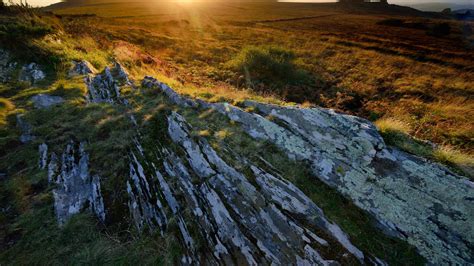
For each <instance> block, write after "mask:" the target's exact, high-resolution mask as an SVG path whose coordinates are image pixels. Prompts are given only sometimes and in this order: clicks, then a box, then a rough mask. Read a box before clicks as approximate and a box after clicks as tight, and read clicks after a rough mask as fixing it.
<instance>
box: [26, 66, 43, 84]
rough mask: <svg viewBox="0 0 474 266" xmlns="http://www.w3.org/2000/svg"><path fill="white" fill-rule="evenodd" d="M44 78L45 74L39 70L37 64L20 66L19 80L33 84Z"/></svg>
mask: <svg viewBox="0 0 474 266" xmlns="http://www.w3.org/2000/svg"><path fill="white" fill-rule="evenodd" d="M45 78H46V74H45V73H44V72H43V71H42V70H41V68H40V67H39V65H38V64H36V63H30V64H28V65H24V66H23V67H22V68H21V71H20V76H19V80H20V81H25V82H30V83H31V84H35V83H36V82H38V81H41V80H43V79H45Z"/></svg>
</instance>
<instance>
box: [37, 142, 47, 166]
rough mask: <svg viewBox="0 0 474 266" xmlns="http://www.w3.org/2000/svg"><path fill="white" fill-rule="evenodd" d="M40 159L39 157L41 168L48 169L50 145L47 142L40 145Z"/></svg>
mask: <svg viewBox="0 0 474 266" xmlns="http://www.w3.org/2000/svg"><path fill="white" fill-rule="evenodd" d="M38 151H39V155H40V159H39V164H38V165H39V168H40V169H42V170H43V169H46V166H47V165H48V145H46V143H43V144H41V145H39V147H38Z"/></svg>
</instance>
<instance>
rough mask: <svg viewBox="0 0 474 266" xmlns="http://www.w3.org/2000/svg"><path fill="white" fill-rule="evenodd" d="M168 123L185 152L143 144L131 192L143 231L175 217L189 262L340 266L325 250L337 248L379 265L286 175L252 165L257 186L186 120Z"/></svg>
mask: <svg viewBox="0 0 474 266" xmlns="http://www.w3.org/2000/svg"><path fill="white" fill-rule="evenodd" d="M167 122H168V123H167V124H168V137H169V138H171V140H172V141H173V142H174V143H175V144H176V145H178V146H179V147H180V149H182V150H183V151H184V155H181V156H178V155H177V154H176V153H175V152H173V151H172V150H171V149H169V147H165V146H163V145H162V144H160V143H159V141H157V142H156V143H155V146H151V147H150V146H149V145H148V148H144V147H143V146H142V145H141V143H140V140H139V139H138V138H137V139H135V141H134V142H135V149H134V150H133V151H132V152H131V155H130V157H131V163H130V181H129V182H128V184H127V191H128V193H129V195H130V203H129V207H130V212H131V214H132V217H133V219H134V220H135V222H136V225H137V226H138V228H140V229H144V228H148V229H152V230H160V231H161V232H164V231H165V230H166V228H167V226H168V224H169V221H170V220H172V219H173V220H175V221H176V223H177V224H178V228H179V231H180V234H181V239H182V242H183V243H184V245H185V247H186V250H187V252H188V254H187V255H186V256H185V257H183V263H200V262H204V264H230V265H233V264H235V263H237V264H239V265H240V264H246V265H256V264H272V263H274V264H280V265H287V264H302V265H337V264H338V262H337V261H334V260H333V259H327V258H324V257H323V255H321V254H320V252H319V251H318V249H319V248H321V247H326V246H329V245H339V246H341V247H342V250H346V254H345V255H341V256H352V257H353V258H354V259H357V260H359V261H360V262H364V261H365V260H367V261H376V260H378V259H376V258H371V257H369V256H367V257H366V256H365V255H364V254H363V253H362V252H361V251H360V250H359V249H358V248H357V247H355V246H354V245H353V244H352V243H351V242H350V240H349V239H348V237H347V235H346V234H345V233H344V232H343V231H342V230H341V229H340V228H339V226H337V225H336V224H334V223H331V222H329V221H328V220H327V218H326V217H325V216H324V213H323V211H322V210H321V209H320V208H319V207H317V206H316V204H314V203H313V202H312V201H311V200H310V199H309V198H308V197H307V196H306V195H305V194H304V193H303V192H302V191H300V190H299V189H298V188H297V187H295V186H294V185H292V184H291V183H289V182H288V181H286V180H284V179H283V178H282V177H280V176H277V175H274V174H270V173H268V172H265V171H264V170H263V169H260V168H258V167H257V166H254V165H251V164H249V163H248V162H247V161H246V162H245V163H246V164H248V165H250V167H251V169H252V172H253V175H254V177H255V179H256V181H257V183H258V186H255V185H254V184H252V183H251V182H250V181H249V180H248V179H247V177H246V176H245V175H244V174H242V173H241V172H239V171H238V170H236V169H235V168H233V167H232V166H231V165H229V164H228V163H227V162H226V161H225V160H224V159H223V158H221V157H220V156H219V155H218V154H217V153H216V151H215V150H214V149H213V148H212V147H211V146H210V145H209V143H208V142H207V141H206V140H205V139H204V138H195V137H192V136H191V134H190V131H191V127H190V126H189V125H188V124H187V123H186V121H185V120H184V118H183V117H182V116H180V115H179V114H177V113H175V112H173V113H171V114H170V115H169V116H168V117H167ZM149 149H151V153H150V150H149ZM147 152H148V154H154V156H151V157H150V156H149V155H146V153H147ZM186 210H188V211H186ZM189 225H191V226H194V227H195V228H196V227H197V229H198V230H197V232H198V234H199V235H200V236H201V238H203V239H204V241H205V243H206V249H205V250H207V252H208V254H203V253H197V250H196V248H197V247H196V244H195V243H196V242H197V239H193V237H192V235H191V234H190V230H189V228H188V227H189ZM317 231H318V232H324V236H318V234H319V233H317ZM194 232H195V234H196V230H194ZM329 240H330V241H329ZM330 243H331V244H330ZM349 254H350V255H349Z"/></svg>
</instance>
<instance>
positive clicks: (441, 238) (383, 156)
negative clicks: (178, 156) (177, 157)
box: [143, 77, 474, 264]
mask: <svg viewBox="0 0 474 266" xmlns="http://www.w3.org/2000/svg"><path fill="white" fill-rule="evenodd" d="M143 84H144V87H148V88H151V87H155V88H158V89H161V90H162V92H163V93H164V94H165V95H166V96H167V97H168V98H169V100H170V101H171V102H172V103H174V104H177V105H180V106H183V107H200V108H213V109H215V110H216V111H218V112H220V113H222V114H223V115H225V116H227V117H228V118H229V119H230V120H232V121H235V122H238V123H239V124H240V125H241V126H242V128H243V129H244V130H245V131H246V132H247V133H248V134H249V135H250V136H251V137H253V138H255V139H258V140H263V141H269V142H271V143H274V144H275V145H276V146H278V147H279V148H280V149H281V150H282V151H284V152H285V153H286V154H287V155H288V157H289V158H292V159H295V160H300V161H304V162H307V163H308V164H309V165H310V166H311V168H312V171H313V173H314V176H315V177H318V178H319V179H321V180H322V181H323V182H325V183H326V184H328V185H330V186H332V187H334V188H335V189H337V190H338V191H339V192H341V193H342V194H343V195H345V196H346V197H348V198H349V199H351V200H352V201H353V202H354V203H355V204H356V205H357V206H358V207H360V208H361V209H363V210H366V211H368V212H369V213H371V214H372V215H373V216H374V217H375V218H376V220H377V221H378V223H379V224H380V226H381V227H382V228H383V229H384V230H385V231H386V232H387V233H388V234H391V235H394V236H397V237H399V238H402V239H405V240H407V241H408V242H409V243H410V244H412V245H414V246H416V247H417V248H418V250H419V252H420V254H421V255H423V256H424V257H425V258H427V259H428V261H429V262H430V263H433V264H470V263H474V253H473V252H472V247H473V246H474V223H472V221H471V220H472V219H471V217H474V205H473V204H472V200H471V199H472V198H474V189H473V188H472V186H471V185H469V184H471V183H470V181H468V180H467V179H466V178H464V177H461V176H458V175H456V174H454V173H452V172H451V171H449V170H448V169H447V168H446V167H444V166H441V165H439V164H437V163H433V162H430V161H428V160H425V159H422V158H419V157H416V156H413V155H410V154H408V153H405V152H402V151H399V150H397V149H394V148H392V147H387V146H386V145H385V143H384V141H383V139H382V138H381V136H380V135H379V133H378V132H377V130H376V128H375V126H374V125H373V124H372V123H370V122H369V121H367V120H365V119H361V118H358V117H354V116H349V115H343V114H338V113H336V112H334V111H332V110H327V109H322V108H310V109H307V108H300V107H282V106H276V105H268V104H261V103H256V102H250V101H248V102H245V103H244V105H245V106H247V107H253V109H254V110H255V112H252V113H248V112H245V111H244V110H242V109H241V108H238V107H235V106H232V105H230V104H227V103H206V102H203V101H194V100H192V99H188V98H186V97H183V96H181V95H179V94H177V93H176V92H174V91H173V90H172V89H171V88H169V87H168V86H166V85H165V84H162V83H160V82H159V81H157V80H155V79H153V78H151V77H147V78H146V79H145V80H144V82H143ZM269 116H271V117H272V119H271V120H269V119H267V117H269ZM181 135H182V133H181V132H180V131H179V130H174V132H173V138H174V140H175V141H179V140H180V138H181V137H180V136H181ZM183 145H184V146H185V147H187V149H188V150H189V152H188V156H189V159H191V161H190V165H191V166H192V167H193V164H195V167H197V168H200V169H201V172H205V171H206V169H208V167H207V166H206V165H205V164H203V163H202V160H201V159H200V158H199V157H196V155H195V154H196V153H197V152H196V150H197V148H196V147H193V145H192V144H190V143H186V142H185V143H183ZM195 167H193V168H195ZM209 169H211V170H214V171H215V168H214V167H210V168H209ZM201 174H202V173H201ZM207 174H208V175H207V177H206V175H204V176H203V178H204V177H206V178H210V182H211V183H213V184H214V186H217V185H218V184H220V183H219V182H218V181H219V178H218V174H217V175H212V172H211V171H210V170H208V173H207ZM209 175H210V176H209ZM221 189H223V188H221ZM229 193H230V192H229ZM225 195H227V194H225ZM229 200H230V199H229ZM274 200H275V199H274ZM274 204H277V203H274ZM287 207H288V206H287ZM346 248H348V249H350V248H349V247H346ZM375 261H376V260H375Z"/></svg>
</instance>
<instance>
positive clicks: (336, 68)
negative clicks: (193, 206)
mask: <svg viewBox="0 0 474 266" xmlns="http://www.w3.org/2000/svg"><path fill="white" fill-rule="evenodd" d="M371 12H372V11H371ZM55 13H58V14H63V15H64V14H97V15H98V16H97V17H93V16H89V17H68V16H64V17H63V22H64V23H65V31H66V32H67V33H69V34H72V35H73V36H74V38H75V39H82V38H85V39H86V40H88V41H87V42H82V44H78V45H82V46H84V47H85V49H86V50H88V48H87V47H91V49H92V48H93V49H97V48H100V49H102V50H103V51H106V52H107V53H108V54H111V55H112V57H115V58H117V59H119V60H120V61H122V62H125V64H126V66H127V67H128V68H130V69H131V72H132V74H133V75H134V77H135V78H138V79H140V78H141V77H142V76H144V75H154V76H157V77H158V78H159V79H162V80H163V81H165V82H167V83H170V85H172V86H173V87H175V88H176V89H177V90H178V91H179V92H180V93H184V94H188V95H191V96H194V97H199V98H204V99H206V100H210V101H220V100H227V101H231V102H232V101H234V102H236V101H240V100H243V99H248V98H251V99H256V100H260V101H265V102H275V103H284V102H288V101H297V102H299V103H305V104H306V105H313V104H315V105H320V106H323V107H329V108H335V109H338V110H340V111H343V112H347V113H351V114H355V115H359V116H364V117H366V118H369V119H372V120H375V119H377V118H381V117H387V118H396V119H397V120H400V121H403V123H406V124H407V125H409V126H410V127H411V128H412V129H413V130H412V131H411V134H413V135H414V136H415V137H417V138H419V139H427V140H430V141H433V142H435V143H437V144H441V145H449V146H451V147H454V148H456V149H461V150H463V151H465V152H468V153H472V152H473V150H474V143H473V141H472V140H473V138H474V135H473V133H472V132H474V126H473V125H474V124H473V122H472V121H471V120H472V119H470V117H471V116H472V115H473V110H474V108H473V105H474V101H473V94H474V86H473V82H472V81H473V80H474V73H473V67H472V66H473V65H474V64H473V62H474V56H473V54H472V48H469V44H470V43H472V41H473V37H472V36H467V35H465V34H463V32H462V27H464V26H463V24H462V23H461V22H456V21H442V20H438V19H430V18H425V17H416V16H411V17H401V16H400V15H388V14H384V13H383V12H382V13H380V14H376V13H374V12H372V13H370V14H362V13H361V12H357V11H353V10H347V9H346V10H344V9H340V8H335V6H334V5H306V4H304V5H296V4H277V3H245V4H244V3H226V4H213V3H194V4H183V3H169V2H167V3H137V2H134V3H127V4H124V3H114V4H112V3H105V2H104V3H101V4H98V5H86V6H83V7H70V8H64V9H60V10H55ZM387 18H399V19H404V20H406V21H407V22H410V23H421V24H423V25H425V26H427V27H431V26H432V25H435V24H436V23H441V22H447V23H449V24H450V25H451V28H452V33H451V34H450V35H449V36H445V37H434V36H431V35H429V34H427V31H426V30H420V29H414V28H403V27H390V26H385V25H379V24H378V22H380V21H381V20H384V19H387ZM470 26H471V27H473V24H472V23H471V24H470ZM92 33H93V34H92ZM91 39H93V40H94V42H95V44H92V43H90V40H91ZM78 43H81V42H78ZM261 45H277V46H279V47H284V48H285V49H288V50H291V51H294V52H295V53H296V54H297V57H298V65H300V66H302V67H303V68H304V69H305V70H307V71H309V72H310V73H311V74H312V75H313V76H314V77H316V80H317V82H316V84H315V85H314V86H312V87H311V86H309V87H305V86H300V87H289V88H288V89H287V90H286V91H284V92H275V91H264V92H263V93H262V92H261V91H259V92H258V93H256V92H254V91H252V90H249V89H248V88H246V87H245V86H242V85H241V84H239V82H237V77H238V74H237V75H236V73H233V72H232V71H229V70H228V69H227V68H226V67H225V65H226V63H227V62H229V61H230V60H232V59H234V58H235V56H237V55H238V53H239V52H240V51H241V50H242V49H243V48H244V47H247V46H261ZM98 61H100V60H98Z"/></svg>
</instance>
